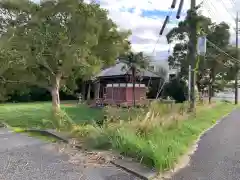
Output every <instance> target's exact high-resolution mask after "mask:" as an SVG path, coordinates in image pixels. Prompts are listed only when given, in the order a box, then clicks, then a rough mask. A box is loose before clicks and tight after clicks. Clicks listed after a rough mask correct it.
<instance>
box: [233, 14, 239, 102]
mask: <svg viewBox="0 0 240 180" xmlns="http://www.w3.org/2000/svg"><path fill="white" fill-rule="evenodd" d="M238 23H239V18H238V12H237V15H236V59H238V57H239V55H238V31H239V28H238ZM235 67H236V75H235V86H234V87H235V104H238V71H239V69H238V68H239V67H238V63H237V62H236V63H235Z"/></svg>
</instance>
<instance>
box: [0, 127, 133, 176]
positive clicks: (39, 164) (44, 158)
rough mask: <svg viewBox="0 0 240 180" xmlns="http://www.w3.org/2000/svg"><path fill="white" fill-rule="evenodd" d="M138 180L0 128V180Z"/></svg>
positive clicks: (116, 170)
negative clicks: (84, 162)
mask: <svg viewBox="0 0 240 180" xmlns="http://www.w3.org/2000/svg"><path fill="white" fill-rule="evenodd" d="M117 179H119V180H136V178H135V177H134V176H131V175H129V174H127V173H126V172H123V171H121V170H120V169H117V168H116V167H113V166H110V165H109V166H98V167H94V166H88V167H86V166H84V164H81V163H73V162H71V161H70V156H69V155H68V154H64V153H60V152H59V151H57V150H56V148H54V146H53V144H49V143H46V142H43V141H41V140H39V139H36V138H33V137H28V136H26V135H24V134H16V133H13V132H11V131H9V130H7V129H0V180H117Z"/></svg>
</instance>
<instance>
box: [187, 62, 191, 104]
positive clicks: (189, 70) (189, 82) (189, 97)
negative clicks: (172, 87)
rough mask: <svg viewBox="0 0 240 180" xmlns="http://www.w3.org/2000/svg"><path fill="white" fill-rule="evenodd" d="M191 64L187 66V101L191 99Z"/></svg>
mask: <svg viewBox="0 0 240 180" xmlns="http://www.w3.org/2000/svg"><path fill="white" fill-rule="evenodd" d="M191 71H192V68H191V65H189V66H188V102H189V103H190V101H191Z"/></svg>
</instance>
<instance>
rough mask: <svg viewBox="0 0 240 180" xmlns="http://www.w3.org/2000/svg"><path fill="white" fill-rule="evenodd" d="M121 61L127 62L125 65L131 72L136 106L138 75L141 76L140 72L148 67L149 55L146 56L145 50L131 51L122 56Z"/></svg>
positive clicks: (134, 104)
mask: <svg viewBox="0 0 240 180" xmlns="http://www.w3.org/2000/svg"><path fill="white" fill-rule="evenodd" d="M120 61H121V62H123V63H125V64H126V66H125V67H124V68H125V69H126V70H127V72H130V74H131V76H132V83H133V87H132V91H133V106H134V107H135V106H136V95H135V84H136V77H137V76H140V72H141V71H142V70H144V69H147V67H148V65H149V61H150V57H149V56H145V55H144V54H143V52H139V53H133V52H129V53H127V54H126V55H123V56H122V57H120Z"/></svg>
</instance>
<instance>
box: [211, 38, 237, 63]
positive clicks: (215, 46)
mask: <svg viewBox="0 0 240 180" xmlns="http://www.w3.org/2000/svg"><path fill="white" fill-rule="evenodd" d="M207 42H208V43H209V44H210V45H212V46H213V47H214V48H215V49H217V50H218V51H219V52H222V53H223V54H225V55H226V56H228V57H230V58H231V59H232V60H234V61H235V62H238V63H240V60H239V59H236V58H234V57H233V56H231V55H229V54H228V53H226V52H225V51H224V50H222V49H221V48H220V47H218V46H217V45H216V44H214V43H213V42H211V41H210V40H208V39H207Z"/></svg>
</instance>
